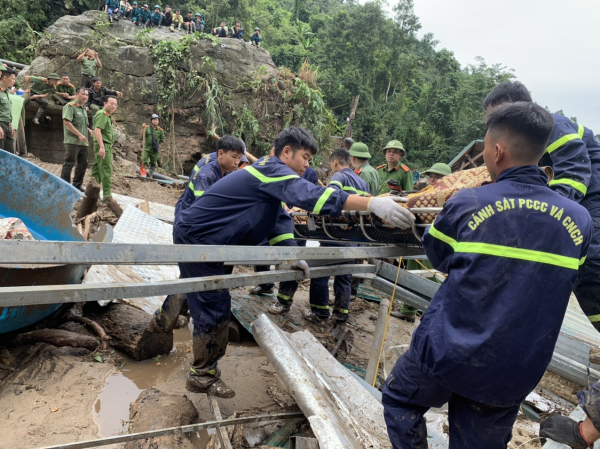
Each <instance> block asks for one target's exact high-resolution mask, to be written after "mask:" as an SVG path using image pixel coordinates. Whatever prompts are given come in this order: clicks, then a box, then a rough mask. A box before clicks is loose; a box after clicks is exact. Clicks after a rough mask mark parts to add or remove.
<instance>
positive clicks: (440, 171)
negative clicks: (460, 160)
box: [424, 162, 452, 176]
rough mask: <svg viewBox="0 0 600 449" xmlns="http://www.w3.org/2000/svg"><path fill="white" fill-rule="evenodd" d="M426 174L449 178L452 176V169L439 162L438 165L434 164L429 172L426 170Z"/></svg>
mask: <svg viewBox="0 0 600 449" xmlns="http://www.w3.org/2000/svg"><path fill="white" fill-rule="evenodd" d="M424 173H435V174H437V175H442V176H448V175H450V174H452V169H451V168H450V166H449V165H447V164H444V163H442V162H438V163H437V164H433V165H432V166H431V168H430V169H429V170H425V172H424Z"/></svg>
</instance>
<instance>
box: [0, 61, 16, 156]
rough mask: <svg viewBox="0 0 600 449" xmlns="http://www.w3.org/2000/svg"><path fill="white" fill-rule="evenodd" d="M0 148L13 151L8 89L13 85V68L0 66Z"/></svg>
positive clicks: (10, 104)
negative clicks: (0, 70)
mask: <svg viewBox="0 0 600 449" xmlns="http://www.w3.org/2000/svg"><path fill="white" fill-rule="evenodd" d="M0 68H1V69H2V72H1V74H0V149H2V150H4V151H8V152H9V153H14V152H15V130H14V129H13V126H12V102H11V99H10V97H11V96H12V94H11V93H10V90H11V89H12V87H13V86H14V85H15V72H14V70H11V69H8V68H6V67H0Z"/></svg>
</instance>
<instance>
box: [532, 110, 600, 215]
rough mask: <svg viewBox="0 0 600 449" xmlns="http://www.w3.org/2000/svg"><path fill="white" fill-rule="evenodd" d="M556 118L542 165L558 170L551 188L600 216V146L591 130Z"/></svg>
mask: <svg viewBox="0 0 600 449" xmlns="http://www.w3.org/2000/svg"><path fill="white" fill-rule="evenodd" d="M552 117H554V129H553V130H552V135H551V136H550V141H549V142H548V149H547V151H546V154H545V155H544V157H542V159H541V161H540V165H542V166H543V165H550V166H552V169H553V170H554V180H553V181H552V182H550V188H551V189H552V190H554V191H555V192H558V193H560V194H561V195H562V196H564V197H567V198H570V199H572V200H575V201H577V202H578V203H580V204H581V205H582V206H583V207H585V208H586V209H588V210H589V211H593V210H594V209H597V210H598V212H597V213H596V214H595V215H599V216H600V146H599V145H598V142H596V139H595V138H594V134H593V132H592V131H591V130H589V129H586V128H585V127H583V126H581V125H578V124H577V123H573V122H572V121H571V120H569V119H568V118H567V117H565V116H562V115H558V114H552ZM592 215H594V213H593V212H592Z"/></svg>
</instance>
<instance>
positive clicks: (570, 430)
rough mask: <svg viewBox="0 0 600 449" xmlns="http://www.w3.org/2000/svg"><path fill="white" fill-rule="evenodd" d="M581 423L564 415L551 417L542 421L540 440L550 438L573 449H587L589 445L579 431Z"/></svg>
mask: <svg viewBox="0 0 600 449" xmlns="http://www.w3.org/2000/svg"><path fill="white" fill-rule="evenodd" d="M580 424H581V423H580V422H577V421H573V420H572V419H571V418H568V417H567V416H562V415H550V416H548V417H547V418H544V419H542V420H541V421H540V438H550V439H551V440H554V441H556V442H557V443H562V444H566V445H567V446H570V447H571V448H573V449H586V448H587V447H588V445H587V443H586V442H585V440H584V439H583V436H582V435H581V431H580V430H579V426H580Z"/></svg>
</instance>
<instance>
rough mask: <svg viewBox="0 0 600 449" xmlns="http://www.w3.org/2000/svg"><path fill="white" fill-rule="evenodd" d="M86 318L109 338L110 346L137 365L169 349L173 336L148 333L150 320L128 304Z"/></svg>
mask: <svg viewBox="0 0 600 449" xmlns="http://www.w3.org/2000/svg"><path fill="white" fill-rule="evenodd" d="M89 317H90V318H91V319H93V320H94V321H96V322H97V323H98V324H99V325H100V326H102V327H103V328H104V330H105V331H106V333H107V334H108V335H110V337H111V341H110V345H111V346H112V347H114V348H117V349H119V350H121V351H123V352H124V353H126V354H127V355H128V356H130V357H131V358H133V359H134V360H136V361H138V362H139V361H142V360H147V359H151V358H153V357H156V356H157V355H164V354H168V353H169V352H171V349H173V333H172V332H156V333H152V332H150V330H149V329H148V326H149V324H150V322H151V320H152V319H153V317H152V316H151V315H148V314H147V313H146V312H144V311H142V310H140V309H136V308H135V307H132V306H130V305H128V304H119V303H117V304H111V305H109V306H107V307H104V308H103V309H102V310H101V311H99V312H97V313H94V314H90V315H89Z"/></svg>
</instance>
